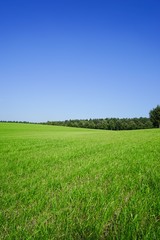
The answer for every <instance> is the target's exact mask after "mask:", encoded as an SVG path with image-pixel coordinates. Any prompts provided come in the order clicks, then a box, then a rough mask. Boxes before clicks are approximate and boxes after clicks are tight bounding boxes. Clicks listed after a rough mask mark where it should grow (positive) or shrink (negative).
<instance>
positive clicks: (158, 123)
mask: <svg viewBox="0 0 160 240" xmlns="http://www.w3.org/2000/svg"><path fill="white" fill-rule="evenodd" d="M149 116H150V120H151V122H152V123H153V126H154V127H159V128H160V105H157V107H156V108H153V109H152V110H151V111H150V113H149Z"/></svg>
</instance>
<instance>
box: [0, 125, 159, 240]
mask: <svg viewBox="0 0 160 240" xmlns="http://www.w3.org/2000/svg"><path fill="white" fill-rule="evenodd" d="M0 239H47V240H48V239H56V240H57V239H66V240H71V239H72V240H73V239H75V240H79V239H84V240H85V239H91V240H92V239H93V240H94V239H107V240H108V239H118V240H119V239H120V240H122V239H123V240H128V239H160V129H152V130H135V131H121V132H119V131H105V130H91V129H78V128H69V127H56V126H44V125H34V124H13V123H0Z"/></svg>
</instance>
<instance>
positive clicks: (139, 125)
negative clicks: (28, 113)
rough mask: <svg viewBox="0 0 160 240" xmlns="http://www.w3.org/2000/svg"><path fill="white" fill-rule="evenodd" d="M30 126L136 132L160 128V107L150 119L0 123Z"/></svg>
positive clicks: (151, 114)
mask: <svg viewBox="0 0 160 240" xmlns="http://www.w3.org/2000/svg"><path fill="white" fill-rule="evenodd" d="M0 122H8V123H11V122H14V123H29V124H31V123H32V124H45V125H56V126H66V127H77V128H91V129H103V130H135V129H149V128H160V105H157V107H156V108H153V109H152V110H151V111H150V112H149V118H146V117H140V118H96V119H74V120H71V119H70V120H65V121H47V122H40V123H37V122H34V123H33V122H27V121H0Z"/></svg>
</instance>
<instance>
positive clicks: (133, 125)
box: [45, 117, 153, 130]
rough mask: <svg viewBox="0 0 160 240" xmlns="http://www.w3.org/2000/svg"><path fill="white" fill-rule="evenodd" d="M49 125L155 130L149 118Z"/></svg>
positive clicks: (49, 122) (80, 121) (110, 119)
mask: <svg viewBox="0 0 160 240" xmlns="http://www.w3.org/2000/svg"><path fill="white" fill-rule="evenodd" d="M45 124H47V125H56V126H67V127H77V128H91V129H103V130H134V129H147V128H153V123H152V122H151V120H150V119H149V118H143V117H140V118H122V119H120V118H101V119H80V120H79V119H74V120H71V119H70V120H65V121H48V122H47V123H45Z"/></svg>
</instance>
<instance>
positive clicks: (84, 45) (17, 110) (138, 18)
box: [0, 0, 160, 122]
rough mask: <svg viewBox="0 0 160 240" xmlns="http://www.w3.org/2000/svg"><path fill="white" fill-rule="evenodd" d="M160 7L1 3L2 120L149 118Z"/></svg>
mask: <svg viewBox="0 0 160 240" xmlns="http://www.w3.org/2000/svg"><path fill="white" fill-rule="evenodd" d="M157 104H160V1H159V0H157V1H155V0H122V1H120V0H113V1H111V0H43V1H42V0H10V1H8V0H1V1H0V120H26V121H38V122H40V121H47V120H65V119H76V118H78V119H86V118H103V117H104V118H105V117H119V118H122V117H128V118H129V117H141V116H143V117H148V113H149V111H150V110H151V109H152V108H153V107H156V105H157Z"/></svg>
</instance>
